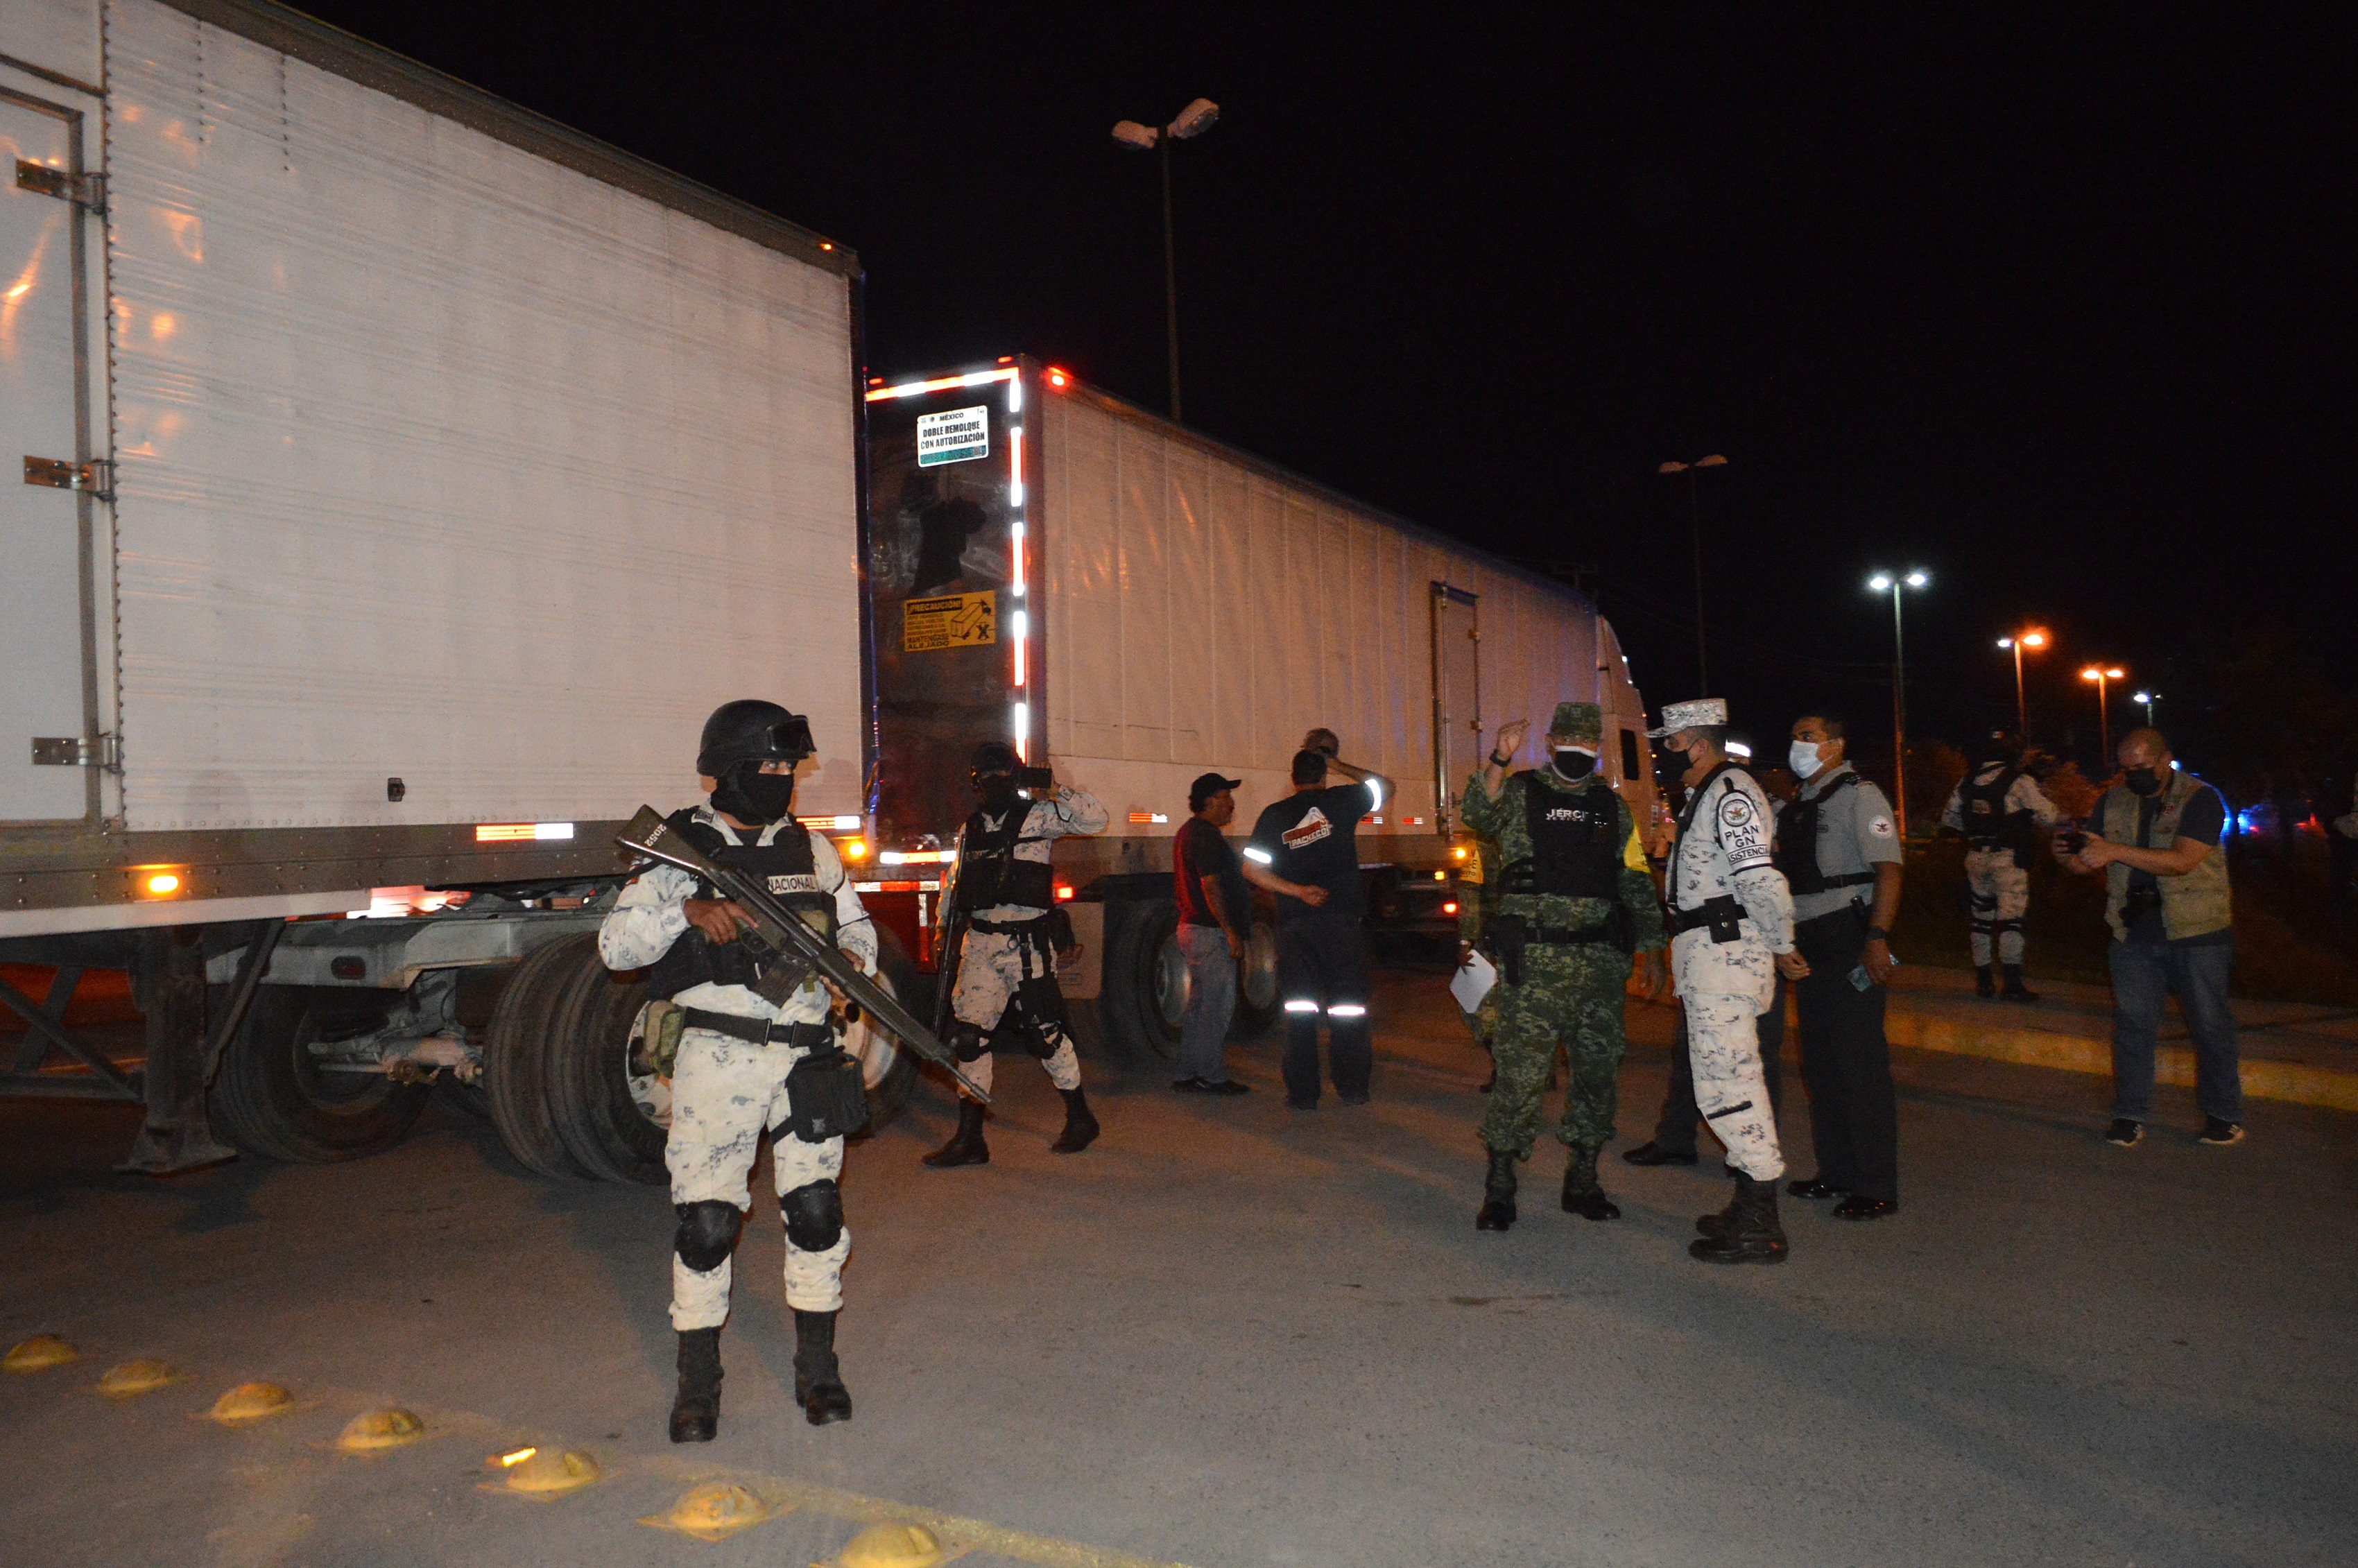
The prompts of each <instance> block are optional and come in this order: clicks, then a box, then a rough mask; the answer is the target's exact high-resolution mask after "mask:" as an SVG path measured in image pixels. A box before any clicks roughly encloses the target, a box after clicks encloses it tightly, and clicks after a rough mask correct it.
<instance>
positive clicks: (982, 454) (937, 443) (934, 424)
mask: <svg viewBox="0 0 2358 1568" xmlns="http://www.w3.org/2000/svg"><path fill="white" fill-rule="evenodd" d="M989 456H990V406H989V405H988V404H984V405H980V406H976V407H973V408H952V409H949V410H947V411H946V412H945V413H940V414H920V415H918V416H917V466H918V467H919V468H921V469H929V468H932V467H934V466H935V465H936V464H938V463H963V462H969V461H971V460H974V459H976V458H987V457H989Z"/></svg>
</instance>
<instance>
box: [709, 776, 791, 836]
mask: <svg viewBox="0 0 2358 1568" xmlns="http://www.w3.org/2000/svg"><path fill="white" fill-rule="evenodd" d="M794 808H795V775H794V774H792V773H763V771H762V764H761V763H759V762H740V763H738V764H737V765H736V766H735V767H733V768H731V769H730V770H729V774H728V776H727V777H726V778H724V779H722V780H721V781H720V787H719V789H716V790H714V791H713V792H712V809H713V810H715V811H718V812H720V813H721V814H722V815H724V816H733V817H735V818H736V819H737V820H738V821H740V822H744V823H751V824H755V825H758V826H763V827H766V826H768V825H769V824H770V823H773V822H775V821H777V820H778V819H779V818H780V817H782V816H785V815H786V813H788V812H790V811H792V810H793V809H794Z"/></svg>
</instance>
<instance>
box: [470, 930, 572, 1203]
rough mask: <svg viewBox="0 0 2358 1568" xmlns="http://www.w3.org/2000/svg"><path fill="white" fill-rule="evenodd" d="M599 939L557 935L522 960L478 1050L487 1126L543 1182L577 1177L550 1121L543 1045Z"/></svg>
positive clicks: (545, 1047)
mask: <svg viewBox="0 0 2358 1568" xmlns="http://www.w3.org/2000/svg"><path fill="white" fill-rule="evenodd" d="M597 946H598V939H597V938H596V937H595V936H592V935H587V934H584V935H579V936H566V937H561V938H559V939H558V940H557V941H555V942H551V943H549V944H548V945H547V946H544V947H540V948H537V949H535V951H534V952H532V953H531V954H529V955H527V956H526V957H525V960H524V962H523V963H522V964H520V965H518V966H517V967H516V976H515V979H514V980H512V981H510V982H509V983H508V989H506V990H504V991H503V992H502V993H501V994H500V1001H499V1006H498V1007H497V1008H495V1009H493V1010H492V1027H491V1033H490V1035H489V1037H488V1038H487V1039H486V1041H485V1042H484V1046H483V1090H484V1094H485V1096H486V1097H487V1098H489V1099H490V1101H491V1104H492V1126H493V1127H496V1128H498V1129H499V1133H500V1141H501V1142H503V1143H504V1144H506V1145H507V1147H508V1152H509V1153H511V1154H513V1155H514V1156H515V1157H516V1159H517V1161H518V1162H521V1163H522V1164H523V1165H524V1167H525V1169H526V1170H528V1171H532V1172H535V1173H537V1174H540V1175H544V1176H578V1175H580V1174H582V1171H581V1169H580V1167H579V1165H577V1164H576V1163H575V1162H574V1161H573V1157H572V1156H571V1155H570V1154H569V1153H568V1152H566V1148H565V1141H564V1139H563V1138H562V1137H560V1136H559V1135H558V1133H557V1123H556V1121H555V1120H554V1119H552V1118H551V1117H550V1115H549V1109H548V1093H547V1088H546V1076H547V1068H548V1054H549V1053H548V1042H549V1035H550V1033H551V1025H552V1023H553V1022H554V1019H555V1016H556V1012H557V1003H558V1001H559V1000H561V992H562V989H563V988H564V986H565V984H566V983H567V982H568V981H569V980H575V979H579V978H580V970H579V968H578V967H577V966H578V964H579V959H580V955H581V954H583V953H584V952H587V953H589V954H590V957H592V958H593V959H594V958H595V957H596V955H597Z"/></svg>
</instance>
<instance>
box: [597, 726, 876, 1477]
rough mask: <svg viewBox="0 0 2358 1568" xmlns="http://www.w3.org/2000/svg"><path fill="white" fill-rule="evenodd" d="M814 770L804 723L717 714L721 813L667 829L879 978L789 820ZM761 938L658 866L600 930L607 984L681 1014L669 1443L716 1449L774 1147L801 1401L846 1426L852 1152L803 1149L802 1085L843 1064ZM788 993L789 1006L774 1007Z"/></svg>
mask: <svg viewBox="0 0 2358 1568" xmlns="http://www.w3.org/2000/svg"><path fill="white" fill-rule="evenodd" d="M811 752H812V743H811V734H810V725H809V723H808V721H807V720H806V719H804V718H803V717H802V716H801V715H799V714H795V713H789V712H787V711H786V710H785V709H784V708H781V707H779V706H778V705H777V704H776V703H774V702H762V701H741V702H730V703H725V704H723V705H722V706H721V707H720V708H717V709H715V710H714V712H713V714H712V717H711V718H710V719H707V720H706V721H705V725H704V735H703V740H702V742H701V744H700V745H699V747H698V752H697V759H696V769H697V772H698V773H699V774H700V775H702V777H701V781H700V782H701V783H702V784H703V786H704V789H705V791H706V793H707V795H708V796H709V797H710V801H709V804H708V805H706V806H697V807H695V808H693V809H691V810H687V811H682V812H678V813H676V814H675V815H674V816H672V817H671V818H670V821H671V825H672V827H674V828H675V829H676V831H677V832H678V833H679V835H680V837H681V838H686V839H687V840H688V841H689V842H690V843H692V844H694V845H695V846H696V847H697V848H698V849H700V850H702V851H703V852H704V853H705V854H706V855H708V856H709V857H710V858H711V859H712V860H716V861H719V862H721V863H723V864H727V865H730V866H736V867H741V868H742V869H743V870H745V871H747V872H749V873H750V874H752V875H754V876H758V877H760V878H762V879H763V881H764V883H765V884H766V885H767V887H768V889H769V891H770V892H772V893H773V894H774V895H775V896H776V898H777V900H778V902H779V903H782V904H784V905H785V906H786V907H787V908H788V909H790V910H792V911H794V912H795V914H797V915H798V916H799V917H800V918H802V919H805V920H807V921H810V922H813V923H814V924H816V925H819V926H821V927H823V928H824V929H825V930H827V932H828V933H829V934H830V935H831V937H832V939H833V941H834V942H835V944H836V946H838V947H840V948H841V949H842V950H843V951H844V952H845V953H846V954H847V955H849V957H851V958H852V959H853V961H854V962H856V963H858V964H859V965H860V968H863V969H867V970H869V971H871V972H873V970H874V968H875V966H876V928H875V927H874V926H873V925H871V924H870V923H869V919H868V912H867V911H866V910H865V909H863V908H862V907H861V906H860V894H859V893H858V892H855V891H854V890H853V888H852V885H851V881H850V879H849V878H848V877H846V876H845V875H844V872H843V862H842V860H841V859H840V858H839V857H838V855H837V854H836V849H835V846H834V844H832V843H831V842H829V841H828V840H827V838H825V837H823V836H822V835H819V834H817V833H813V832H810V831H808V830H807V829H806V828H804V827H802V826H800V825H799V824H798V823H796V822H795V819H794V816H793V811H794V798H795V764H796V763H798V762H801V761H802V760H803V759H804V758H806V757H808V756H809V755H810V754H811ZM752 926H753V920H752V916H751V915H750V914H747V913H746V912H745V910H744V909H743V908H742V907H741V905H739V904H737V903H734V902H732V901H730V900H728V899H724V898H722V897H720V896H719V890H717V889H715V888H713V887H710V886H708V885H707V884H705V883H703V882H701V881H699V880H698V878H697V877H696V876H694V875H693V874H691V873H689V872H687V871H681V870H679V869H678V868H677V867H675V866H664V865H658V866H654V867H651V868H650V869H648V870H647V871H643V872H641V873H640V874H639V876H638V877H637V878H635V879H634V880H633V881H632V882H631V883H630V884H629V885H628V886H627V887H625V888H623V890H622V895H621V897H620V898H618V899H617V900H616V901H615V903H614V907H613V909H612V911H611V913H609V914H607V916H606V918H605V920H604V922H603V923H602V924H600V926H599V928H598V953H599V957H600V958H602V959H603V960H604V961H605V963H606V967H607V968H612V969H623V970H628V969H652V971H653V973H652V974H651V975H650V976H649V984H650V989H652V990H653V991H654V996H655V998H656V999H657V1000H665V1001H669V1002H671V1003H673V1004H675V1005H676V1007H678V1008H679V1009H681V1010H682V1012H683V1022H684V1025H685V1027H684V1028H683V1029H682V1030H681V1032H680V1033H679V1036H678V1054H677V1056H676V1057H675V1058H674V1059H673V1060H672V1061H671V1063H670V1064H669V1065H670V1073H669V1077H670V1081H671V1117H672V1120H671V1136H670V1139H669V1141H667V1142H666V1143H665V1147H664V1163H665V1165H666V1166H667V1167H669V1169H670V1171H671V1197H672V1206H673V1209H674V1210H675V1212H676V1214H677V1216H678V1220H679V1226H678V1230H677V1232H676V1235H675V1236H674V1238H673V1243H672V1264H671V1274H672V1299H671V1321H672V1326H673V1328H674V1329H676V1331H677V1332H678V1335H679V1388H678V1392H677V1394H676V1397H675V1399H674V1400H673V1403H672V1411H671V1440H672V1441H673V1442H674V1443H709V1442H711V1441H712V1438H713V1435H714V1433H715V1432H716V1431H717V1430H718V1428H719V1420H720V1327H721V1325H722V1324H723V1323H724V1322H725V1321H726V1320H727V1318H728V1316H729V1291H730V1254H731V1253H732V1252H733V1251H734V1249H735V1248H736V1244H737V1233H738V1230H739V1228H740V1227H741V1226H742V1224H743V1222H744V1217H745V1211H746V1210H747V1209H748V1208H750V1207H751V1206H752V1195H751V1194H750V1192H749V1191H748V1190H747V1185H746V1182H747V1177H748V1175H749V1174H750V1173H751V1172H752V1166H753V1155H754V1152H755V1151H756V1150H757V1148H758V1147H759V1145H760V1142H761V1137H762V1133H763V1130H768V1131H770V1132H771V1134H772V1142H771V1154H770V1159H771V1164H772V1166H773V1169H774V1171H775V1173H776V1175H777V1183H778V1209H779V1212H780V1215H781V1217H783V1218H784V1221H785V1227H786V1304H787V1305H788V1306H789V1307H791V1308H793V1309H794V1314H795V1400H797V1401H798V1402H799V1403H800V1404H801V1405H802V1407H803V1413H804V1415H805V1416H806V1419H807V1420H808V1421H809V1422H810V1423H811V1424H812V1425H814V1426H820V1425H824V1424H826V1423H827V1422H838V1421H849V1420H850V1419H851V1396H850V1395H849V1393H848V1392H846V1391H845V1390H844V1386H843V1377H842V1373H841V1370H840V1368H839V1367H838V1362H837V1359H836V1354H835V1322H836V1314H838V1312H839V1311H840V1310H841V1309H842V1306H843V1284H842V1276H843V1260H844V1259H845V1258H846V1257H847V1256H848V1255H849V1253H850V1251H851V1233H850V1232H849V1230H848V1229H846V1228H845V1227H844V1223H843V1199H842V1195H841V1193H840V1192H839V1191H838V1187H837V1178H838V1176H839V1175H840V1174H841V1173H842V1170H843V1140H842V1138H841V1137H839V1136H838V1137H828V1138H824V1139H818V1140H809V1139H806V1138H804V1137H803V1136H802V1135H801V1132H800V1131H799V1130H798V1126H799V1124H798V1123H797V1120H796V1118H795V1097H796V1094H797V1092H798V1088H797V1084H796V1073H797V1069H803V1070H804V1071H805V1072H806V1074H807V1073H808V1072H811V1071H816V1070H817V1069H818V1068H819V1067H821V1066H823V1065H826V1064H827V1063H828V1062H830V1061H833V1060H837V1059H839V1057H840V1053H841V1047H840V1045H839V1044H838V1042H837V1040H836V1035H835V1031H834V1029H833V1027H832V1026H831V1024H830V1022H829V1012H830V1000H829V996H828V992H827V988H826V987H825V985H824V984H823V983H822V982H821V981H820V980H819V979H817V977H816V976H811V977H807V978H806V979H803V980H802V982H801V983H800V984H799V985H798V986H795V987H794V988H793V989H791V990H788V989H785V987H784V985H781V984H778V983H776V981H775V979H774V977H769V976H766V975H765V968H766V966H767V964H768V963H769V962H771V961H773V960H765V959H764V958H763V957H762V956H761V955H759V954H757V953H756V952H755V951H754V950H753V949H752V948H750V947H748V946H746V944H745V942H744V940H743V936H744V934H745V932H747V931H749V930H751V929H752ZM773 957H774V956H773ZM781 993H783V997H784V1000H772V999H773V997H775V996H778V995H780V994H781ZM806 1064H808V1066H806ZM803 1082H804V1083H805V1084H808V1083H809V1082H811V1080H810V1078H809V1077H808V1076H806V1077H805V1078H804V1079H803Z"/></svg>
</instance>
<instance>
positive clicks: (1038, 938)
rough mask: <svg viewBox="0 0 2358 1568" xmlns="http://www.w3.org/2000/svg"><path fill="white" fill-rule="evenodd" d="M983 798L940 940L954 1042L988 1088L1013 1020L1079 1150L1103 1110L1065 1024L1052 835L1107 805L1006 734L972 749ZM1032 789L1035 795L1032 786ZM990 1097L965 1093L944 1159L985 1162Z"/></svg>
mask: <svg viewBox="0 0 2358 1568" xmlns="http://www.w3.org/2000/svg"><path fill="white" fill-rule="evenodd" d="M968 776H969V778H971V780H972V781H973V784H974V787H975V789H976V791H977V792H978V793H979V794H980V795H981V796H982V805H981V806H979V808H977V810H976V811H975V813H974V815H973V816H969V817H968V818H967V819H966V825H965V826H964V827H960V828H959V829H958V838H957V857H956V860H955V862H954V864H953V866H952V868H951V872H950V875H951V879H952V880H951V882H950V885H949V887H948V888H946V890H945V891H944V892H943V895H942V917H943V942H942V947H941V951H942V952H944V953H945V954H949V955H952V956H953V957H955V959H956V962H957V977H956V979H955V980H954V981H952V980H950V979H949V977H947V976H945V977H944V979H945V982H946V983H948V984H949V985H950V993H949V994H950V1015H951V1016H950V1033H949V1039H948V1042H947V1043H948V1044H949V1047H950V1049H951V1051H952V1053H953V1054H956V1055H957V1059H958V1060H959V1061H960V1062H961V1063H963V1064H965V1065H966V1071H967V1073H968V1076H970V1077H972V1078H973V1079H974V1081H975V1083H976V1085H977V1086H978V1087H980V1088H981V1089H982V1091H983V1092H984V1093H985V1094H988V1093H990V1042H991V1039H992V1037H993V1036H996V1035H1000V1034H1002V1033H1008V1032H1013V1033H1015V1034H1016V1035H1018V1036H1019V1037H1021V1038H1022V1040H1023V1041H1024V1043H1025V1044H1026V1045H1027V1046H1028V1047H1029V1048H1030V1049H1031V1051H1032V1053H1033V1054H1034V1055H1036V1056H1038V1057H1039V1058H1040V1059H1041V1065H1043V1066H1044V1067H1046V1068H1047V1070H1048V1081H1049V1082H1050V1083H1053V1084H1055V1086H1056V1092H1057V1093H1058V1094H1059V1095H1061V1096H1063V1097H1064V1100H1065V1129H1064V1130H1063V1131H1062V1132H1060V1133H1058V1134H1057V1136H1056V1141H1055V1142H1054V1143H1051V1144H1049V1145H1048V1147H1049V1148H1050V1149H1051V1150H1053V1151H1054V1152H1056V1153H1059V1154H1077V1153H1079V1152H1081V1151H1082V1150H1084V1149H1086V1148H1087V1147H1088V1146H1089V1145H1090V1143H1092V1142H1094V1141H1096V1139H1097V1135H1098V1119H1097V1118H1096V1117H1095V1116H1094V1115H1092V1114H1090V1111H1089V1102H1088V1097H1087V1095H1085V1094H1083V1093H1082V1091H1081V1061H1080V1057H1079V1055H1078V1054H1076V1052H1075V1051H1074V1049H1073V1041H1072V1036H1071V1034H1070V1033H1068V1031H1067V1029H1066V1027H1065V993H1064V991H1063V990H1062V989H1060V988H1059V987H1058V986H1057V984H1056V957H1055V946H1054V937H1053V935H1052V933H1051V920H1050V912H1051V911H1052V910H1053V909H1054V908H1055V877H1054V872H1053V871H1052V870H1051V868H1050V864H1049V858H1048V857H1049V846H1050V845H1051V844H1053V843H1054V842H1055V840H1057V839H1059V838H1065V837H1066V836H1067V835H1069V834H1076V833H1078V834H1085V835H1086V834H1095V833H1102V832H1104V831H1105V827H1106V808H1105V807H1104V806H1101V805H1099V804H1098V801H1097V798H1096V797H1095V796H1094V795H1088V794H1087V793H1086V792H1084V791H1082V790H1077V789H1075V788H1074V787H1073V786H1072V785H1070V784H1057V783H1055V779H1054V778H1053V777H1052V776H1051V775H1050V773H1049V772H1048V770H1047V769H1045V768H1027V767H1025V766H1023V763H1022V759H1021V758H1019V757H1017V756H1016V754H1015V748H1014V747H1012V746H1011V745H1009V744H1008V743H1007V742H1006V741H984V742H983V743H982V744H981V745H979V746H977V747H976V748H975V750H974V760H973V766H972V770H971V772H970V773H969V774H968ZM1027 790H1028V791H1029V792H1030V794H1031V798H1029V799H1026V798H1025V792H1026V791H1027ZM982 1116H983V1108H982V1106H981V1104H980V1103H979V1101H977V1100H975V1099H973V1098H971V1097H969V1096H967V1095H965V1094H963V1093H961V1094H960V1096H959V1098H958V1124H957V1131H956V1132H955V1133H952V1134H951V1135H950V1140H949V1141H948V1142H946V1143H945V1144H943V1145H942V1146H941V1147H940V1148H939V1149H936V1150H935V1151H934V1152H932V1153H930V1154H928V1155H926V1156H925V1163H926V1164H928V1165H931V1166H934V1167H936V1169H943V1168H946V1167H949V1166H954V1165H987V1164H989V1163H990V1144H989V1143H987V1142H985V1141H983V1136H982Z"/></svg>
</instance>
